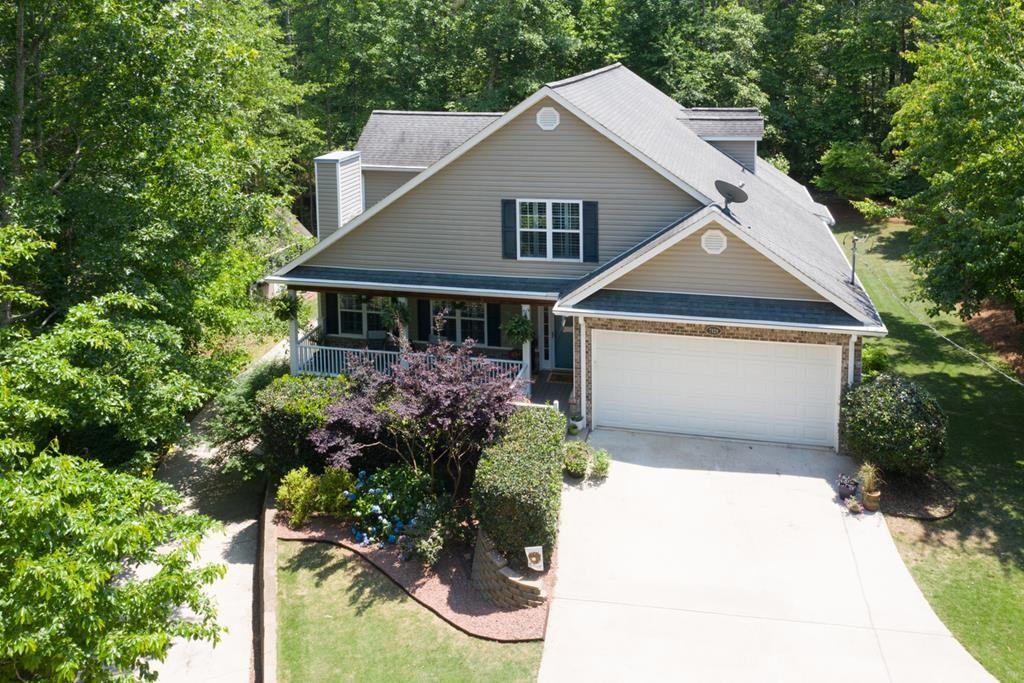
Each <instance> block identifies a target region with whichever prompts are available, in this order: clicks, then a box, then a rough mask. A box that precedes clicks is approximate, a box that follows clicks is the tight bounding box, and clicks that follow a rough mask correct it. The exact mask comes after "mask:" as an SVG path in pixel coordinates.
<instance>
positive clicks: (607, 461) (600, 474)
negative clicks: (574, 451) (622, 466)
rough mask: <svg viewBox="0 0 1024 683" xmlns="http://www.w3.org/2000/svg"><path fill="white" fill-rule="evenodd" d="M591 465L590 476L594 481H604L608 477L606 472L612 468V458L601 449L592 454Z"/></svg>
mask: <svg viewBox="0 0 1024 683" xmlns="http://www.w3.org/2000/svg"><path fill="white" fill-rule="evenodd" d="M592 457H593V463H594V464H593V465H592V466H591V468H590V476H591V477H593V478H595V479H604V478H605V477H607V476H608V470H609V469H610V468H611V466H612V456H611V455H609V454H608V451H606V450H605V449H603V448H601V449H599V450H596V451H594V453H593V456H592Z"/></svg>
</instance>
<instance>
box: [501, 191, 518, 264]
mask: <svg viewBox="0 0 1024 683" xmlns="http://www.w3.org/2000/svg"><path fill="white" fill-rule="evenodd" d="M517 256H518V254H516V200H514V199H502V200H501V258H510V259H514V258H516V257H517Z"/></svg>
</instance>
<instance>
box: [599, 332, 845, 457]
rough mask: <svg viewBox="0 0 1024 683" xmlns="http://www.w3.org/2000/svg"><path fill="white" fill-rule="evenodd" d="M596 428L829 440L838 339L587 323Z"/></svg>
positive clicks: (833, 427)
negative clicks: (754, 337)
mask: <svg viewBox="0 0 1024 683" xmlns="http://www.w3.org/2000/svg"><path fill="white" fill-rule="evenodd" d="M592 349H593V359H592V362H593V374H592V377H593V388H592V391H593V394H592V397H593V411H594V424H595V426H603V427H623V428H628V429H645V430H653V431H663V432H679V433H682V434H700V435H704V436H719V437H725V438H732V439H753V440H758V441H775V442H780V443H794V444H809V445H817V446H829V447H835V445H836V433H837V428H838V411H839V387H840V377H839V373H840V367H839V366H840V358H841V356H840V353H841V350H840V348H839V347H838V346H819V345H816V344H781V343H775V342H754V341H738V340H733V339H717V338H705V337H681V336H675V335H664V334H640V333H636V332H613V331H610V330H594V332H593V340H592Z"/></svg>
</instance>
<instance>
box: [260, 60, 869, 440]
mask: <svg viewBox="0 0 1024 683" xmlns="http://www.w3.org/2000/svg"><path fill="white" fill-rule="evenodd" d="M763 129H764V122H763V119H762V118H761V116H760V115H759V113H758V112H757V111H756V110H751V109H688V108H686V107H683V106H681V105H680V104H678V103H677V102H675V101H674V100H672V99H671V98H670V97H668V96H666V95H665V94H663V93H661V92H660V91H659V90H657V89H656V88H655V87H653V86H651V85H650V84H649V83H647V82H646V81H644V80H643V79H641V78H640V77H638V76H637V75H636V74H634V73H632V72H631V71H630V70H629V69H627V68H626V67H624V66H622V65H620V64H613V65H611V66H609V67H605V68H603V69H598V70H596V71H593V72H590V73H586V74H582V75H579V76H575V77H572V78H568V79H565V80H562V81H557V82H553V83H548V84H547V85H545V86H543V87H542V88H540V89H539V90H538V91H537V92H535V93H534V94H533V95H531V96H530V97H528V98H526V99H525V100H524V101H523V102H521V103H520V104H518V105H517V106H516V107H514V108H513V109H511V110H510V111H508V112H505V113H450V112H443V113H441V112H391V111H377V112H374V113H373V114H372V115H371V117H370V119H369V121H368V122H367V124H366V127H365V129H364V131H363V134H362V136H361V137H360V139H359V142H358V144H357V145H356V149H355V150H353V151H341V152H333V153H331V154H327V155H325V156H322V157H319V158H317V159H316V160H315V171H316V190H317V192H316V199H317V209H316V217H317V237H318V240H319V241H318V243H317V244H316V245H315V246H314V247H313V248H311V249H309V250H308V251H307V252H306V253H304V254H302V256H301V257H299V258H298V259H296V260H295V261H293V262H292V263H289V264H288V265H287V266H285V267H284V268H282V269H280V270H279V271H278V272H277V273H275V274H274V275H273V276H272V277H270V278H269V280H270V281H272V282H277V283H280V284H284V285H286V286H288V287H289V288H291V289H292V290H300V291H310V290H314V291H317V292H320V297H319V300H320V325H319V328H318V330H317V332H316V334H315V336H313V337H309V338H302V339H299V338H298V337H297V335H296V334H293V337H292V349H291V352H292V363H293V371H294V372H339V371H341V369H342V368H343V366H344V362H345V361H344V351H343V349H345V348H365V349H367V351H366V353H367V354H372V355H374V357H375V360H376V361H377V362H378V365H379V366H380V367H387V365H388V364H389V363H392V362H396V360H397V354H396V353H395V352H394V350H392V349H389V348H388V344H387V342H386V339H385V337H386V336H387V334H386V333H387V330H384V329H383V327H384V322H383V320H384V319H385V316H382V315H381V310H382V308H383V307H385V306H386V305H387V302H389V301H400V302H402V303H403V304H404V305H405V307H406V309H407V310H408V311H409V315H408V319H409V320H408V322H409V324H408V327H407V333H408V334H409V335H410V337H411V339H412V341H413V342H414V343H415V342H425V341H427V340H429V339H430V336H431V334H432V320H433V318H434V316H435V315H437V314H438V313H440V312H444V313H445V316H446V317H445V321H444V322H445V326H444V330H443V334H444V335H445V336H447V337H449V338H451V339H453V340H454V341H456V342H461V341H462V340H465V339H469V338H472V339H474V340H476V342H477V343H478V345H479V349H480V350H481V352H483V353H485V354H486V355H488V356H489V357H491V358H493V359H494V362H495V367H496V371H502V372H508V373H509V374H510V376H512V375H515V374H516V373H521V375H522V376H524V377H531V378H532V379H533V388H534V395H535V397H536V396H554V395H557V394H558V392H559V391H563V392H564V396H565V398H568V399H569V400H570V401H571V402H572V404H573V406H574V411H576V412H578V413H580V414H581V415H582V416H583V417H584V418H585V420H586V423H587V424H588V425H589V426H593V427H620V428H631V429H643V430H655V431H665V432H677V433H686V434H699V435H708V436H721V437H730V438H742V439H752V440H766V441H776V442H786V443H796V444H811V445H819V446H826V447H833V448H834V447H836V445H837V438H838V437H837V434H838V426H837V425H838V419H839V398H840V393H841V391H842V389H843V387H844V386H845V385H849V384H852V383H854V382H855V381H857V380H858V378H859V366H860V348H861V340H862V339H863V338H864V337H870V336H881V335H884V334H885V333H886V329H885V326H884V325H883V323H882V321H881V319H880V317H879V315H878V312H877V311H876V309H875V307H874V305H873V304H872V302H871V299H870V298H869V297H868V295H867V293H866V292H865V291H864V289H863V287H862V286H861V284H860V282H859V281H858V280H857V279H856V277H855V276H854V275H853V273H852V272H851V266H850V263H849V262H848V260H847V259H846V257H845V255H844V254H843V251H842V249H841V248H840V245H839V244H838V242H837V241H836V239H835V237H834V236H833V234H832V231H831V229H830V226H831V224H832V217H831V215H830V214H829V212H828V210H827V209H826V208H825V207H824V206H822V205H820V204H818V203H816V202H815V201H814V200H813V199H812V198H811V195H810V194H809V193H808V192H807V190H806V189H805V188H804V187H803V186H802V185H800V184H799V183H797V182H796V181H794V180H792V179H790V178H789V177H788V176H787V175H785V174H784V173H782V172H780V171H779V170H777V169H776V168H774V167H773V166H772V165H771V164H769V163H768V162H766V161H764V160H762V159H760V158H759V157H758V155H757V144H758V140H759V139H761V137H762V134H763ZM718 181H721V182H718ZM735 188H739V191H736V189H735ZM723 192H725V193H726V194H729V195H730V197H731V198H732V199H734V200H735V201H733V202H732V203H731V204H729V203H727V201H726V197H725V196H723ZM744 196H745V197H744ZM744 199H745V200H744ZM515 316H526V317H528V318H529V319H530V321H531V324H532V325H535V330H536V335H535V339H534V340H533V341H532V342H529V343H527V344H524V345H522V347H514V346H513V345H512V344H510V343H509V341H508V339H507V335H506V334H505V332H504V331H503V330H504V329H505V328H506V324H507V323H508V321H509V320H510V319H511V318H513V317H515Z"/></svg>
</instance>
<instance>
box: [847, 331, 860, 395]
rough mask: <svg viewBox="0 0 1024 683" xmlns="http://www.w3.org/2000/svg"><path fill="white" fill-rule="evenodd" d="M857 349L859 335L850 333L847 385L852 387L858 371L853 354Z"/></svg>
mask: <svg viewBox="0 0 1024 683" xmlns="http://www.w3.org/2000/svg"><path fill="white" fill-rule="evenodd" d="M856 350H857V335H855V334H851V335H850V346H849V349H848V350H847V352H846V386H848V387H852V386H853V380H854V378H855V377H856V371H855V368H854V367H853V354H854V352H855V351H856Z"/></svg>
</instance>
